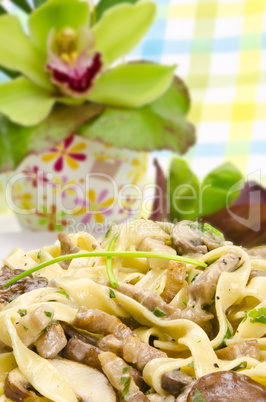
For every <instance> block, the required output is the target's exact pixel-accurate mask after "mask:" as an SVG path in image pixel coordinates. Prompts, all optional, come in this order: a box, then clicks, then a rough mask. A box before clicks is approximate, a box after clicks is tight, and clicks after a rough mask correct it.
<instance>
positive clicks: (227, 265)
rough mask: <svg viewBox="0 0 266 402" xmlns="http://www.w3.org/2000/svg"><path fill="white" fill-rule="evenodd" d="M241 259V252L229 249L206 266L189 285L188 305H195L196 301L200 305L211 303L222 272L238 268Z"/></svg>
mask: <svg viewBox="0 0 266 402" xmlns="http://www.w3.org/2000/svg"><path fill="white" fill-rule="evenodd" d="M240 260H241V255H240V253H238V252H237V251H235V250H229V251H228V252H227V253H226V254H224V255H223V256H222V257H220V258H219V259H218V260H217V261H215V262H214V263H213V264H211V265H210V266H209V267H208V268H206V269H205V271H204V272H202V274H200V275H199V276H198V277H197V278H196V279H195V280H194V281H193V282H192V283H191V284H190V285H189V287H188V296H189V302H188V305H193V304H194V303H195V302H196V303H197V304H200V305H205V304H211V303H212V300H213V296H214V294H215V291H216V286H217V282H218V279H219V277H220V275H221V273H222V272H232V271H234V270H236V269H237V267H238V266H239V261H240Z"/></svg>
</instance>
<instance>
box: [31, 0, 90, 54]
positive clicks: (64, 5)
mask: <svg viewBox="0 0 266 402" xmlns="http://www.w3.org/2000/svg"><path fill="white" fill-rule="evenodd" d="M89 18H90V10H89V2H88V1H84V0H49V1H48V2H47V3H45V4H43V5H42V6H41V7H39V8H37V9H36V10H35V11H34V12H33V13H32V14H31V16H30V17H29V29H30V36H31V39H32V41H33V42H34V43H35V45H36V46H38V47H39V48H40V49H42V50H45V49H46V46H47V39H48V36H49V33H50V32H51V30H52V29H55V31H56V33H57V32H58V31H60V30H61V29H63V28H66V27H67V28H73V29H75V30H77V29H78V28H79V27H80V26H82V25H85V26H88V25H89Z"/></svg>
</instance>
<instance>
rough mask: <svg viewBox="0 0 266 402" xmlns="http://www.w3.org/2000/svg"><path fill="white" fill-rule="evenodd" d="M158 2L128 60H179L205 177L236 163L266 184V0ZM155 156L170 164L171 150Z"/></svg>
mask: <svg viewBox="0 0 266 402" xmlns="http://www.w3.org/2000/svg"><path fill="white" fill-rule="evenodd" d="M4 1H7V0H4ZM154 1H156V3H157V5H158V15H157V21H156V23H155V24H154V25H153V27H152V28H151V30H150V31H149V33H148V35H147V36H146V37H145V40H144V41H143V42H142V43H141V44H140V45H139V46H138V47H137V48H136V49H135V50H134V52H132V54H131V55H130V56H129V57H128V58H135V59H140V58H143V59H150V60H154V61H160V62H164V63H168V64H178V68H177V73H178V74H179V75H180V76H181V77H182V78H183V79H184V80H185V82H186V83H187V85H188V87H189V89H190V93H191V98H192V107H191V110H190V114H189V119H190V120H191V121H192V122H194V124H195V125H196V127H197V144H196V145H195V146H194V147H193V148H191V149H190V151H189V152H188V154H187V155H186V156H185V158H187V159H188V160H189V162H190V163H191V166H192V168H193V169H194V170H195V172H197V174H198V175H199V176H200V177H203V176H204V175H205V174H206V173H207V172H208V171H210V170H211V169H212V168H214V167H216V166H218V165H219V164H221V163H223V162H224V161H232V162H234V163H235V164H236V165H237V166H238V167H239V168H240V169H241V171H242V172H243V173H244V174H245V175H248V177H249V179H252V178H255V179H256V180H260V174H261V178H262V183H263V184H264V185H266V0H154ZM0 80H1V77H0ZM155 155H156V156H159V158H160V160H161V162H162V164H163V166H164V167H165V168H166V167H167V165H168V163H169V156H170V155H171V154H170V152H166V151H162V152H159V153H155ZM254 172H255V173H254Z"/></svg>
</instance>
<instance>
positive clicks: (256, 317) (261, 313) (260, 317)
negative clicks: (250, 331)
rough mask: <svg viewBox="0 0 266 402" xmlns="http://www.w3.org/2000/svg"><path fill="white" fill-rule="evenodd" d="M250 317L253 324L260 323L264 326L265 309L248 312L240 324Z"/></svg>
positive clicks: (265, 322) (265, 319)
mask: <svg viewBox="0 0 266 402" xmlns="http://www.w3.org/2000/svg"><path fill="white" fill-rule="evenodd" d="M248 317H250V318H251V320H250V322H251V323H252V324H254V323H255V322H260V323H261V324H266V307H260V308H254V310H251V311H249V312H248V313H246V314H245V317H244V319H243V321H242V322H245V321H246V319H247V318H248Z"/></svg>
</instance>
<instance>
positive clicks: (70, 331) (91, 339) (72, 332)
mask: <svg viewBox="0 0 266 402" xmlns="http://www.w3.org/2000/svg"><path fill="white" fill-rule="evenodd" d="M61 325H62V327H63V329H64V331H65V334H66V335H67V338H68V339H69V338H77V339H80V340H81V341H82V342H85V343H89V344H90V345H94V346H96V345H97V343H98V338H96V336H93V335H91V334H88V333H86V334H85V333H84V334H81V333H80V332H78V331H77V330H76V329H75V328H73V327H72V326H71V325H69V324H67V323H66V322H61Z"/></svg>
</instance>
